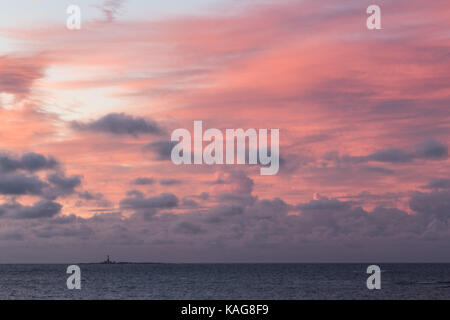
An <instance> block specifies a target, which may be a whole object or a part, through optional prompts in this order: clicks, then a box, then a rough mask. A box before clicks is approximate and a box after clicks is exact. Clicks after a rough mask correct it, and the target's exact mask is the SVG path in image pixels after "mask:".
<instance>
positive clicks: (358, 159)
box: [323, 138, 448, 164]
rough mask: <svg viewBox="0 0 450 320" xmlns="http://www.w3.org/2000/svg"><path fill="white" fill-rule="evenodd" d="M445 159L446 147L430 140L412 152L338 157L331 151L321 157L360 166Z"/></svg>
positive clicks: (382, 151) (390, 149)
mask: <svg viewBox="0 0 450 320" xmlns="http://www.w3.org/2000/svg"><path fill="white" fill-rule="evenodd" d="M447 158H448V147H447V146H446V145H445V144H443V143H441V142H439V141H437V140H435V139H432V138H429V139H425V140H423V141H421V142H420V143H418V144H417V145H416V147H415V149H414V150H404V149H400V148H387V149H381V150H378V151H375V152H374V153H371V154H369V155H366V156H349V155H344V156H340V155H339V153H338V152H336V151H331V152H328V153H326V154H325V155H324V157H323V159H324V160H326V161H333V162H335V163H338V164H360V163H367V162H372V161H374V162H381V163H392V164H401V163H409V162H412V161H414V160H416V159H424V160H445V159H447Z"/></svg>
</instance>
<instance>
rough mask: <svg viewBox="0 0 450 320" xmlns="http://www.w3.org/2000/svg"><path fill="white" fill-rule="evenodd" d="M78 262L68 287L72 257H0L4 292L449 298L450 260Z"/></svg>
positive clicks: (1, 295)
mask: <svg viewBox="0 0 450 320" xmlns="http://www.w3.org/2000/svg"><path fill="white" fill-rule="evenodd" d="M369 265H370V264H79V265H78V266H79V267H80V270H81V289H80V290H76V289H74V290H69V289H68V288H67V284H66V282H67V278H68V277H69V276H70V274H67V273H66V271H67V267H68V266H69V264H0V299H2V300H5V299H36V300H47V299H49V300H52V299H77V300H78V299H108V300H109V299H113V300H119V299H120V300H122V299H139V300H142V299H145V300H147V299H149V300H205V299H206V300H210V299H214V300H216V299H220V300H305V299H308V300H310V299H313V300H315V299H332V300H342V299H346V300H348V299H351V300H355V299H356V300H372V299H402V300H403V299H450V264H378V265H379V266H380V268H381V289H379V290H376V289H375V290H369V289H368V288H367V285H366V281H367V278H368V277H369V276H370V274H367V273H366V271H367V267H368V266H369Z"/></svg>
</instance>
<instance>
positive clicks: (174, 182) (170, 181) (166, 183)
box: [159, 179, 182, 186]
mask: <svg viewBox="0 0 450 320" xmlns="http://www.w3.org/2000/svg"><path fill="white" fill-rule="evenodd" d="M181 183H182V181H181V180H178V179H161V180H159V184H160V185H162V186H174V185H179V184H181Z"/></svg>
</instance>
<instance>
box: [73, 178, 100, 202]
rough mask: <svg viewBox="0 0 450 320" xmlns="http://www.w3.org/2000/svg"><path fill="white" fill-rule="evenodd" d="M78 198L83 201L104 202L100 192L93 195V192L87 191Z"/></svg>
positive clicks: (79, 194) (80, 193)
mask: <svg viewBox="0 0 450 320" xmlns="http://www.w3.org/2000/svg"><path fill="white" fill-rule="evenodd" d="M80 183H81V181H80ZM77 186H78V185H77ZM72 190H73V189H72ZM78 197H79V198H81V199H83V200H88V201H91V200H102V199H103V197H104V196H103V194H102V193H100V192H96V193H93V192H90V191H86V190H85V191H82V192H79V193H78Z"/></svg>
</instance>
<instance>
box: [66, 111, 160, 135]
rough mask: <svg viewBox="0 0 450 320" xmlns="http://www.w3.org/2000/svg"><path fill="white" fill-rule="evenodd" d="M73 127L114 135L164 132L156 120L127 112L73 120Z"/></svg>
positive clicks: (158, 133) (157, 133)
mask: <svg viewBox="0 0 450 320" xmlns="http://www.w3.org/2000/svg"><path fill="white" fill-rule="evenodd" d="M72 127H73V128H74V129H76V130H81V131H95V132H105V133H110V134H114V135H132V136H138V135H140V134H156V135H160V134H163V130H162V129H161V127H160V126H159V124H158V123H157V122H156V121H153V120H148V119H144V118H142V117H133V116H130V115H127V114H125V113H110V114H107V115H105V116H103V117H101V118H100V119H97V120H93V121H90V122H86V123H83V122H78V121H74V122H72Z"/></svg>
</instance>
